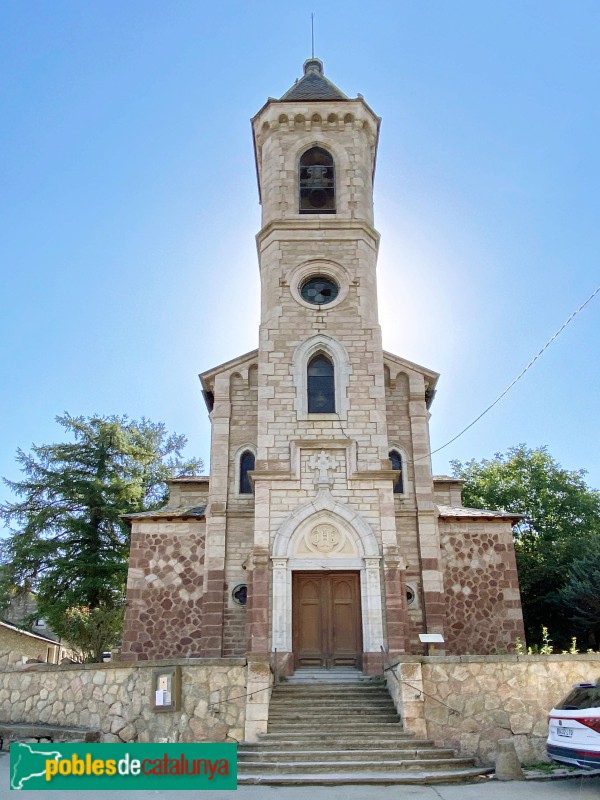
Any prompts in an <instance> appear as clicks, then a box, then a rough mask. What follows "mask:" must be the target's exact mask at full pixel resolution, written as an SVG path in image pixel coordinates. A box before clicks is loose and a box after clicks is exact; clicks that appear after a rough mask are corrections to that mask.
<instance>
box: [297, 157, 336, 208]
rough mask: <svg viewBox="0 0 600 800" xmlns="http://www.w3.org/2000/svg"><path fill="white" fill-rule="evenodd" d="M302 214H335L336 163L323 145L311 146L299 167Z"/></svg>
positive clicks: (301, 159)
mask: <svg viewBox="0 0 600 800" xmlns="http://www.w3.org/2000/svg"><path fill="white" fill-rule="evenodd" d="M298 172H299V184H298V185H299V189H300V198H299V200H300V203H299V205H300V208H299V211H300V213H301V214H335V164H334V161H333V156H332V155H331V153H328V152H327V150H325V149H324V148H323V147H311V148H310V150H306V151H305V152H304V153H303V154H302V155H301V156H300V163H299V167H298Z"/></svg>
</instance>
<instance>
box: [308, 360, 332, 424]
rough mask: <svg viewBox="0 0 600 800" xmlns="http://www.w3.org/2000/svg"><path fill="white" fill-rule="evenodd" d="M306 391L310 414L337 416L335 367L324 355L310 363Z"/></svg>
mask: <svg viewBox="0 0 600 800" xmlns="http://www.w3.org/2000/svg"><path fill="white" fill-rule="evenodd" d="M306 391H307V403H308V413H309V414H335V374H334V367H333V362H332V361H331V359H329V358H327V356H326V355H325V354H324V353H317V354H316V355H314V356H313V357H312V358H311V359H310V361H309V362H308V367H307V374H306Z"/></svg>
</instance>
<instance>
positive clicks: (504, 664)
mask: <svg viewBox="0 0 600 800" xmlns="http://www.w3.org/2000/svg"><path fill="white" fill-rule="evenodd" d="M599 679H600V653H594V654H585V655H575V656H573V655H551V656H517V655H511V656H437V657H430V658H424V657H421V658H418V657H413V658H406V659H402V660H399V661H397V662H396V663H395V664H394V665H393V666H392V667H391V668H390V670H388V678H387V683H388V687H389V689H390V692H391V694H392V697H393V698H394V701H395V703H396V706H397V708H398V710H399V712H400V713H401V714H402V716H403V719H404V724H405V727H406V728H407V730H409V731H413V732H414V733H415V734H417V735H420V736H422V735H427V736H428V737H430V738H432V739H435V741H436V744H439V745H442V744H443V745H444V746H448V747H454V748H455V749H456V750H457V751H458V752H459V753H461V754H462V755H465V756H475V757H476V758H477V759H478V760H479V761H480V762H482V763H483V764H493V763H494V761H495V757H496V743H497V742H498V740H499V739H507V738H511V737H512V738H513V740H514V743H515V747H516V750H517V754H518V755H519V758H520V760H521V762H522V763H523V764H533V763H537V762H539V761H546V760H547V756H546V746H545V743H546V737H547V735H548V722H547V714H548V712H549V711H550V709H551V708H552V707H553V706H554V705H555V703H557V702H559V701H560V700H561V699H562V698H563V697H564V696H565V695H566V694H567V692H568V691H569V689H570V688H571V687H572V685H573V684H574V683H579V682H583V681H597V680H599Z"/></svg>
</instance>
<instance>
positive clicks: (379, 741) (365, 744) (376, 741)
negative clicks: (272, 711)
mask: <svg viewBox="0 0 600 800" xmlns="http://www.w3.org/2000/svg"><path fill="white" fill-rule="evenodd" d="M251 745H252V746H258V747H267V748H269V749H270V750H274V749H275V748H278V747H281V748H286V747H292V748H295V749H298V750H302V749H306V750H310V749H312V748H317V747H323V737H322V736H321V734H320V733H311V734H308V733H307V734H304V735H302V734H299V735H297V736H296V735H291V736H285V735H284V734H279V733H264V734H262V736H261V737H260V739H259V741H258V742H242V743H241V744H240V747H249V746H251ZM433 745H434V742H433V739H415V738H413V737H412V736H411V735H410V734H404V735H403V736H397V737H388V736H381V735H379V734H369V733H361V734H358V735H352V734H350V733H348V734H345V733H340V734H339V735H337V736H336V735H335V734H334V735H332V736H328V737H327V747H331V748H332V749H334V750H342V749H343V750H371V749H375V750H399V749H403V748H407V749H409V750H410V749H413V750H414V749H419V748H426V747H433Z"/></svg>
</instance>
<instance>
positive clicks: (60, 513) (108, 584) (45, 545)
mask: <svg viewBox="0 0 600 800" xmlns="http://www.w3.org/2000/svg"><path fill="white" fill-rule="evenodd" d="M56 421H57V422H58V423H59V424H60V425H62V427H63V428H64V429H65V431H66V433H67V434H68V435H69V437H70V438H71V439H72V441H68V442H65V443H63V444H51V445H42V446H35V445H34V446H32V449H31V452H30V453H25V452H24V451H22V450H19V451H18V452H17V462H18V463H19V465H20V468H21V472H22V473H23V475H24V478H23V479H22V480H20V481H11V480H7V479H4V482H5V484H6V485H7V486H8V487H9V488H10V489H11V490H12V492H13V493H14V494H15V495H16V497H17V498H18V500H17V501H16V502H7V503H4V504H2V505H0V520H2V521H3V522H4V523H6V524H7V525H9V526H11V533H10V535H9V536H8V538H6V539H5V540H4V541H2V542H1V543H0V544H1V550H0V563H1V564H2V579H3V583H4V595H5V596H6V594H7V593H8V589H9V587H11V586H12V587H14V586H15V585H17V586H20V587H25V588H28V589H33V590H34V591H35V592H36V593H37V599H38V611H39V615H40V616H42V617H44V618H45V619H46V620H47V621H48V623H49V624H50V626H51V627H52V628H53V629H54V631H55V632H56V633H57V634H58V635H59V636H61V637H62V638H65V639H69V638H71V641H72V640H73V634H74V623H73V620H74V619H77V620H79V623H81V612H82V610H83V611H84V612H87V613H88V614H89V615H91V616H90V620H91V619H92V618H93V617H94V616H96V617H98V614H102V615H103V619H106V617H107V615H108V617H112V618H113V619H114V617H115V614H112V613H111V612H116V616H117V618H118V609H120V608H121V607H122V606H123V600H124V591H125V582H126V577H127V558H128V554H129V531H128V526H127V525H126V524H125V523H124V522H123V521H122V519H121V515H122V514H127V513H132V512H136V511H145V510H149V509H153V508H158V507H160V506H161V505H162V504H163V503H164V501H165V499H166V486H165V481H166V480H167V479H168V478H171V477H174V476H176V475H190V474H195V473H197V472H198V471H199V470H200V469H201V466H202V463H201V461H200V460H198V459H190V460H184V459H183V458H182V455H181V451H182V449H183V447H184V446H185V444H186V440H185V437H183V436H179V435H177V434H168V433H167V431H166V430H165V426H164V425H163V424H162V423H152V422H150V421H148V420H146V419H143V418H142V419H141V420H140V421H135V420H130V419H128V418H127V417H117V416H110V417H101V416H93V417H89V418H85V417H72V416H70V415H69V414H65V415H63V416H60V417H57V418H56ZM96 609H98V611H95V610H96ZM104 612H105V613H104ZM117 627H118V626H117ZM113 629H114V624H113ZM88 633H89V632H88ZM113 635H114V633H113ZM75 638H77V636H75ZM100 638H102V637H100ZM73 644H77V642H73ZM82 644H83V643H82ZM109 644H110V642H106V641H104V642H98V643H97V646H96V647H95V648H94V650H95V653H94V656H95V657H96V658H97V657H99V656H100V652H99V651H101V650H102V649H103V648H104V647H106V646H107V645H109ZM82 649H86V648H82Z"/></svg>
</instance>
